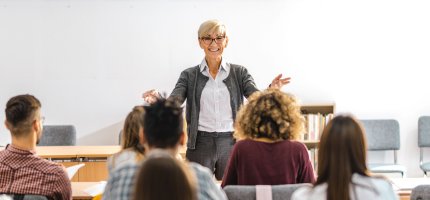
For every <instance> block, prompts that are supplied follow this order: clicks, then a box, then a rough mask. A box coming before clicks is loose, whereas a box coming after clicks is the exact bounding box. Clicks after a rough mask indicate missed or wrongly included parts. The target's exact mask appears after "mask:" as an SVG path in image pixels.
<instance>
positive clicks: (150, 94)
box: [142, 89, 160, 104]
mask: <svg viewBox="0 0 430 200" xmlns="http://www.w3.org/2000/svg"><path fill="white" fill-rule="evenodd" d="M142 98H143V100H145V101H146V103H149V104H151V103H154V102H155V101H156V100H157V99H158V98H160V95H159V94H158V92H157V90H154V89H152V90H148V91H146V92H144V93H143V95H142Z"/></svg>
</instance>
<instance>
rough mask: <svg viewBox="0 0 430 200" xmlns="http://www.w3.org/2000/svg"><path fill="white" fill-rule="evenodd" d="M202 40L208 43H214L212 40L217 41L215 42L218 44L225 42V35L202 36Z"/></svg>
mask: <svg viewBox="0 0 430 200" xmlns="http://www.w3.org/2000/svg"><path fill="white" fill-rule="evenodd" d="M200 40H202V41H203V42H204V43H205V44H207V45H210V44H212V41H215V43H217V44H221V43H222V42H224V40H225V36H218V37H216V38H211V37H201V38H200Z"/></svg>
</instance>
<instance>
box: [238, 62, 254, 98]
mask: <svg viewBox="0 0 430 200" xmlns="http://www.w3.org/2000/svg"><path fill="white" fill-rule="evenodd" d="M240 76H241V84H242V89H243V95H244V96H245V97H246V98H248V97H249V96H251V94H252V93H254V92H256V91H258V88H257V86H256V85H255V81H254V78H252V76H251V74H250V73H249V72H248V70H247V69H246V68H245V67H241V73H240Z"/></svg>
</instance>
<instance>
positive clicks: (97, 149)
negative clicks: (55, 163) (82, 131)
mask: <svg viewBox="0 0 430 200" xmlns="http://www.w3.org/2000/svg"><path fill="white" fill-rule="evenodd" d="M120 150H121V147H120V146H118V145H115V146H38V147H36V154H37V155H39V156H40V157H42V158H48V159H53V160H55V159H62V160H65V159H90V160H91V159H94V160H97V159H100V160H103V159H107V157H109V156H111V155H113V154H115V153H117V152H119V151H120Z"/></svg>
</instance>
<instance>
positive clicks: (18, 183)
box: [0, 94, 72, 200]
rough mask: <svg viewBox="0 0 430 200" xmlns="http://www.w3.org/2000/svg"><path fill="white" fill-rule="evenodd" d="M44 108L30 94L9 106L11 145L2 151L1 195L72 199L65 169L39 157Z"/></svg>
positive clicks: (0, 170)
mask: <svg viewBox="0 0 430 200" xmlns="http://www.w3.org/2000/svg"><path fill="white" fill-rule="evenodd" d="M41 107H42V106H41V104H40V101H39V100H38V99H36V97H34V96H32V95H28V94H27V95H19V96H15V97H12V98H11V99H9V101H8V102H7V104H6V109H5V113H6V121H5V125H6V127H7V129H9V131H10V133H11V135H12V143H11V144H9V145H7V146H6V149H5V150H3V151H0V194H21V195H25V194H28V195H41V196H46V197H47V198H48V199H58V200H63V199H71V198H72V191H71V190H72V189H71V186H70V181H69V178H68V176H67V173H66V171H65V169H64V167H62V166H61V165H60V164H57V163H54V162H51V161H48V160H45V159H43V158H41V157H39V156H37V155H36V151H35V150H36V144H37V143H38V142H39V140H40V138H41V137H42V127H43V126H42V121H43V120H42V116H41V111H40V108H41Z"/></svg>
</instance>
